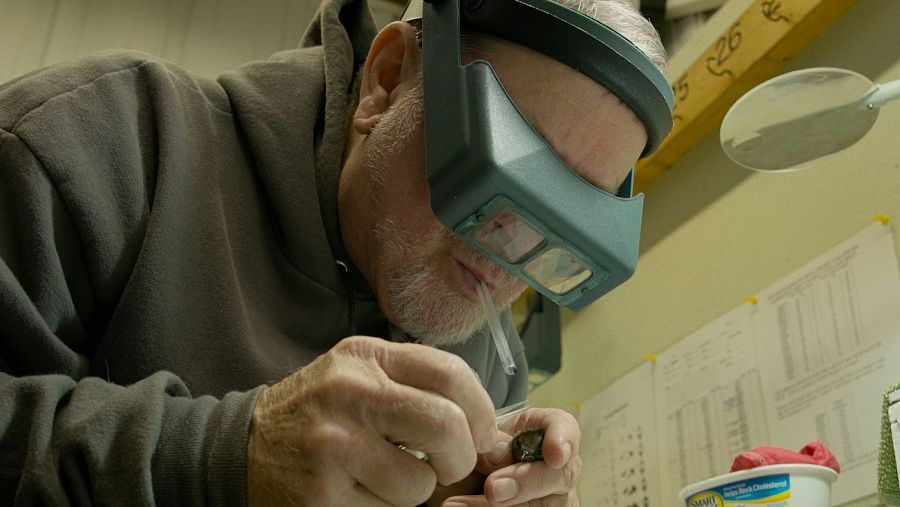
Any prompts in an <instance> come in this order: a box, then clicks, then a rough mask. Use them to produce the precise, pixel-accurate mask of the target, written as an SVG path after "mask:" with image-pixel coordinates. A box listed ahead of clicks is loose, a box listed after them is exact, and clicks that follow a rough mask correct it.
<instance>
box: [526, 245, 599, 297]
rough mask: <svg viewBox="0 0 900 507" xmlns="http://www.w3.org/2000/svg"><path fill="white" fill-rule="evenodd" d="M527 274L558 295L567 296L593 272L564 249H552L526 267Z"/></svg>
mask: <svg viewBox="0 0 900 507" xmlns="http://www.w3.org/2000/svg"><path fill="white" fill-rule="evenodd" d="M525 273H526V274H527V275H528V276H530V277H532V278H534V280H535V281H537V282H538V283H540V284H541V285H543V286H544V287H546V288H547V289H549V290H551V291H553V292H554V293H556V294H565V293H567V292H569V291H570V290H572V289H574V288H575V287H577V286H578V285H579V284H581V282H583V281H585V280H587V279H588V278H590V277H591V274H592V273H591V270H590V269H588V267H587V266H585V265H584V264H582V262H581V261H579V260H578V259H577V258H576V257H575V256H574V255H572V254H571V253H569V252H567V251H565V250H563V249H562V248H551V249H550V250H547V251H546V252H544V253H543V254H541V256H540V257H538V258H537V259H535V260H533V261H531V262H530V263H528V265H527V266H525Z"/></svg>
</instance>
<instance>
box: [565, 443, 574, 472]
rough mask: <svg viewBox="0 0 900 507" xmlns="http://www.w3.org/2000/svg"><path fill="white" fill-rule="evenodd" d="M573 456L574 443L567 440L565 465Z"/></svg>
mask: <svg viewBox="0 0 900 507" xmlns="http://www.w3.org/2000/svg"><path fill="white" fill-rule="evenodd" d="M571 457H572V444H570V443H568V442H566V443H565V445H563V466H565V464H566V463H568V462H569V458H571Z"/></svg>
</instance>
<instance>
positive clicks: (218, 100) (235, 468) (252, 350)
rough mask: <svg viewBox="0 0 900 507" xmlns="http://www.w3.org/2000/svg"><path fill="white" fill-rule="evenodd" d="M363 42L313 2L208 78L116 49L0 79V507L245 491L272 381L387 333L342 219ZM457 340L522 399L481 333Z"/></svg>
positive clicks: (493, 381) (355, 3) (359, 2)
mask: <svg viewBox="0 0 900 507" xmlns="http://www.w3.org/2000/svg"><path fill="white" fill-rule="evenodd" d="M374 34H375V26H374V23H373V21H372V18H371V15H370V13H369V12H368V8H367V7H366V4H365V3H364V1H363V0H326V2H325V3H324V4H323V5H322V7H321V9H320V12H319V14H318V16H317V19H316V20H315V21H314V22H313V24H312V25H311V26H310V28H309V29H308V31H307V33H306V35H305V36H304V38H303V42H302V44H301V48H300V49H297V50H291V51H286V52H283V53H279V54H276V55H275V56H273V57H272V58H271V59H270V60H268V61H265V62H259V63H252V64H248V65H245V66H242V67H240V68H238V69H237V70H235V71H233V72H230V73H227V74H225V75H223V76H222V77H220V78H219V79H218V80H217V81H211V80H204V79H199V78H197V77H194V76H192V75H190V74H188V73H187V72H185V71H183V70H181V69H179V68H177V67H175V66H173V65H171V64H168V63H165V62H161V61H158V60H155V59H153V58H151V57H148V56H147V55H143V54H139V53H134V52H108V53H104V54H100V55H97V56H93V57H89V58H86V59H83V60H80V61H77V62H74V63H69V64H61V65H56V66H53V67H49V68H46V69H43V70H40V71H37V72H34V73H31V74H29V75H26V76H24V77H21V78H19V79H17V80H14V81H12V82H10V83H7V84H5V85H2V86H0V505H12V504H17V505H35V504H40V505H67V504H79V505H89V504H105V505H125V504H127V505H153V504H189V505H196V504H210V505H220V504H221V505H224V504H229V505H232V504H234V505H243V504H245V503H246V500H245V499H246V491H245V489H246V485H245V454H246V445H247V431H248V425H249V422H250V417H251V414H252V411H253V408H254V404H255V403H256V400H257V397H258V395H259V394H260V392H261V391H262V389H263V388H264V386H265V385H267V384H271V383H274V382H277V381H279V380H280V379H282V378H284V377H285V376H287V375H288V374H290V373H291V372H293V371H295V370H297V369H298V368H302V367H303V366H304V365H306V364H307V363H308V362H309V361H311V360H312V359H313V358H315V357H316V356H317V355H319V354H321V353H323V352H325V351H327V350H328V349H329V348H331V347H332V346H334V345H335V344H336V343H337V342H338V341H339V340H341V339H342V338H344V337H346V336H350V335H353V334H367V335H372V336H381V337H387V336H388V335H389V324H388V322H387V320H386V319H385V317H384V315H383V314H382V313H381V311H380V310H379V308H378V305H377V302H376V301H375V299H374V297H373V295H372V291H371V289H370V288H369V287H368V286H367V285H366V283H365V281H364V280H363V279H362V277H361V276H360V275H359V273H358V272H357V271H356V269H355V268H354V267H353V264H352V262H350V259H349V257H348V256H347V253H346V251H345V250H344V247H343V244H342V242H341V236H340V228H339V224H338V214H337V183H338V178H339V174H340V169H341V163H342V155H343V151H344V144H345V136H346V126H347V113H348V105H349V104H348V102H349V100H350V87H351V83H352V78H353V74H354V71H355V69H356V68H357V67H358V66H359V65H360V64H361V63H362V62H363V60H364V58H365V55H366V53H367V51H368V48H369V44H370V43H371V40H372V37H373V36H374ZM336 261H341V262H342V263H343V264H346V265H347V266H349V269H348V270H346V271H345V270H343V269H341V268H340V267H339V265H338V263H336ZM505 323H506V327H507V330H508V331H510V332H512V334H513V336H514V337H515V333H514V331H513V329H512V327H511V326H510V325H509V319H508V315H507V316H506V319H505ZM452 352H454V353H457V354H459V355H460V356H462V357H463V358H464V359H466V360H467V361H468V362H469V364H470V365H471V366H472V367H473V368H474V369H475V370H476V371H477V372H478V374H479V375H480V376H481V378H482V381H483V383H484V385H485V387H486V389H487V390H488V392H489V393H490V395H491V397H492V399H493V401H494V403H495V405H497V406H502V405H506V404H509V403H512V402H515V401H519V400H521V399H523V398H524V397H525V375H526V371H525V368H522V369H521V372H520V373H519V375H517V376H516V377H507V376H506V375H505V374H504V373H503V371H502V368H501V367H500V365H499V362H498V360H497V356H496V352H495V351H494V349H493V346H492V342H491V340H490V337H489V335H488V333H487V331H486V330H482V331H481V332H479V333H477V334H476V336H475V337H473V339H472V340H471V341H469V342H468V343H466V344H465V345H463V346H460V347H459V348H457V349H454V350H452ZM513 352H514V355H515V357H516V360H517V363H518V364H520V365H524V362H525V360H524V355H523V352H522V348H521V343H520V342H519V341H518V339H517V338H516V339H515V340H514V343H513Z"/></svg>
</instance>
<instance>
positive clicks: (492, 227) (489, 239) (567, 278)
mask: <svg viewBox="0 0 900 507" xmlns="http://www.w3.org/2000/svg"><path fill="white" fill-rule="evenodd" d="M474 236H475V240H476V241H478V242H479V243H481V244H482V245H483V246H484V247H485V248H487V249H489V250H490V251H491V252H492V253H493V254H494V255H496V256H497V257H499V258H501V259H503V260H504V261H506V262H508V263H510V264H520V263H523V262H524V263H525V265H524V268H522V269H523V271H524V272H525V273H526V274H527V275H528V276H529V277H530V278H532V279H533V280H534V281H535V282H537V283H538V284H540V285H541V286H542V287H544V288H546V289H547V290H550V291H552V292H553V293H555V294H559V295H562V294H565V293H567V292H569V291H571V290H572V289H574V288H575V287H577V286H578V285H579V284H581V283H582V282H584V281H585V280H587V279H588V278H590V277H591V274H592V272H591V270H590V269H589V268H588V267H587V266H585V265H584V263H582V262H581V261H579V260H578V258H577V257H575V256H574V255H572V254H571V253H569V252H568V251H566V250H565V249H563V248H560V247H553V248H550V249H549V250H547V251H546V252H543V253H541V254H540V255H535V254H536V253H537V252H539V251H540V250H542V249H543V248H544V247H545V246H546V245H547V243H548V241H547V239H546V238H545V237H544V236H543V235H542V234H541V233H540V232H538V231H537V230H536V229H535V228H533V227H532V226H530V225H529V224H528V221H527V220H525V219H524V218H523V217H522V216H520V215H519V214H518V213H515V212H513V211H503V212H502V213H500V214H499V215H497V216H496V217H494V218H493V219H492V220H490V221H488V222H487V223H485V224H484V225H482V226H481V228H479V229H477V230H476V232H475V234H474Z"/></svg>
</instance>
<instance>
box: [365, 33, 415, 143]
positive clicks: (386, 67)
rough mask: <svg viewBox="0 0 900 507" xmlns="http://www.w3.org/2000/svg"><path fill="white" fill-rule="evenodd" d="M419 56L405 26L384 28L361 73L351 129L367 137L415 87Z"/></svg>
mask: <svg viewBox="0 0 900 507" xmlns="http://www.w3.org/2000/svg"><path fill="white" fill-rule="evenodd" d="M419 65H420V53H419V46H418V42H417V40H416V30H415V28H413V27H412V25H410V24H409V23H406V22H404V21H394V22H393V23H391V24H389V25H387V26H386V27H384V28H383V29H382V30H381V31H380V32H378V35H376V36H375V40H374V41H373V42H372V47H371V49H369V55H368V56H367V57H366V63H365V65H364V66H363V70H362V73H363V74H362V81H361V83H360V87H359V105H358V106H357V107H356V112H355V113H354V114H353V128H354V130H356V131H357V132H358V133H360V134H363V135H367V134H368V133H369V132H371V130H372V127H374V126H375V125H376V124H378V121H379V120H380V119H381V116H382V115H383V114H384V113H385V112H386V111H387V110H388V108H390V106H391V104H393V103H394V102H395V101H396V100H397V98H398V97H400V96H402V95H403V94H404V93H406V91H408V90H409V89H410V88H412V86H413V85H414V84H415V83H416V80H417V79H418V75H419Z"/></svg>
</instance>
